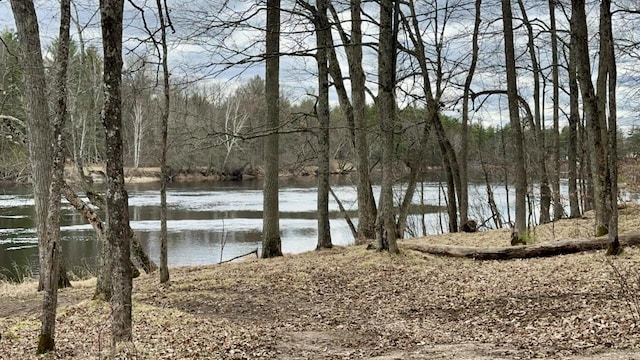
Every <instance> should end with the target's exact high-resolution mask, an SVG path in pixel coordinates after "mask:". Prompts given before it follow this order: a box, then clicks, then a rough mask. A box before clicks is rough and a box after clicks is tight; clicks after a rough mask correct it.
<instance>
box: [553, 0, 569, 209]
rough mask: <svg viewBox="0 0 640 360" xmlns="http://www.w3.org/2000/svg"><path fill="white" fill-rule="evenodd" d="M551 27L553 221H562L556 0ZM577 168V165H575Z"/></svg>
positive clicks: (554, 1)
mask: <svg viewBox="0 0 640 360" xmlns="http://www.w3.org/2000/svg"><path fill="white" fill-rule="evenodd" d="M549 21H550V26H551V34H550V35H551V67H552V68H551V77H552V81H553V84H552V86H553V95H552V97H553V135H552V142H553V178H552V179H551V184H552V187H553V220H554V221H555V220H560V219H561V218H562V216H563V214H564V208H563V206H562V201H561V197H560V80H559V77H560V70H559V66H560V65H559V63H558V32H557V29H556V0H549ZM574 166H575V164H574Z"/></svg>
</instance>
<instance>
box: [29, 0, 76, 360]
mask: <svg viewBox="0 0 640 360" xmlns="http://www.w3.org/2000/svg"><path fill="white" fill-rule="evenodd" d="M70 18H71V4H70V0H62V1H61V2H60V33H59V37H58V48H57V56H56V63H57V69H56V79H55V84H56V87H55V92H56V111H55V114H56V115H55V120H54V123H53V135H54V139H55V145H54V151H53V173H52V182H51V187H50V189H49V209H48V212H47V237H46V242H45V244H46V253H45V256H44V260H45V261H44V262H43V263H41V264H40V272H44V273H45V277H44V279H45V280H44V296H43V301H42V326H41V328H40V336H39V338H38V348H37V353H38V354H44V353H47V352H49V351H51V350H53V349H54V347H55V324H56V308H57V305H58V278H59V275H58V270H59V266H60V265H59V260H60V259H59V257H58V255H59V248H60V247H61V244H60V192H61V191H60V190H61V187H62V185H63V184H64V137H63V135H64V134H63V132H64V123H65V120H66V117H67V65H68V63H69V61H68V60H69V27H70V23H71V20H70Z"/></svg>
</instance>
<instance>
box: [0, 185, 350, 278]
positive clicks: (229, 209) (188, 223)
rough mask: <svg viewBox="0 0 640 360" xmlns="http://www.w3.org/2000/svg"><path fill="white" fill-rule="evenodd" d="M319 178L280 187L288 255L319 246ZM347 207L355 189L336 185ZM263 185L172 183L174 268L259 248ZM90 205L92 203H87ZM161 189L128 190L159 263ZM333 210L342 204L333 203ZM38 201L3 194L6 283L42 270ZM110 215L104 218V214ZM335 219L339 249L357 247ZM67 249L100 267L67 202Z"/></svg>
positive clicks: (77, 259) (69, 255)
mask: <svg viewBox="0 0 640 360" xmlns="http://www.w3.org/2000/svg"><path fill="white" fill-rule="evenodd" d="M314 182H315V180H314V179H313V178H308V179H299V180H297V181H284V182H283V187H282V190H281V203H280V208H281V209H282V220H281V223H280V226H281V230H282V248H283V251H284V252H285V253H298V252H303V251H308V250H312V249H314V248H315V245H316V241H317V240H316V237H317V233H316V220H315V216H316V215H315V212H314V207H315V198H316V194H315V188H314V186H313V184H314ZM336 185H337V187H336V191H338V192H339V193H341V194H342V196H343V197H344V201H345V206H348V207H351V208H352V209H355V206H354V205H353V203H354V202H355V196H351V195H350V192H352V187H351V186H350V185H348V183H347V184H346V185H345V184H343V185H340V183H339V181H336ZM261 189H262V183H261V182H260V181H242V182H215V183H213V182H210V183H194V184H183V183H181V184H178V183H175V184H171V187H170V188H169V189H168V196H167V202H168V208H169V211H168V219H169V221H168V230H169V239H168V240H169V265H170V266H182V265H202V264H213V263H217V262H219V261H220V260H221V259H222V260H225V259H229V258H232V257H235V256H237V255H241V254H245V253H248V252H250V251H252V250H254V249H256V248H260V246H261V230H262V212H261V210H262V190H261ZM85 200H86V199H85ZM159 202H160V200H159V192H158V189H157V184H141V185H132V186H130V187H129V204H130V211H129V212H130V217H131V226H132V228H133V229H134V230H135V232H136V234H137V236H138V238H139V240H140V242H141V244H142V246H143V247H144V248H145V249H146V250H147V251H148V252H149V254H150V256H151V257H152V258H153V259H154V260H155V261H158V259H159V254H160V248H159V247H160V233H159V228H160V222H159V220H158V219H159V218H160V209H159ZM332 206H333V207H334V209H333V211H337V205H336V204H333V205H332ZM33 212H34V209H33V199H32V197H31V194H30V189H29V188H27V187H20V186H18V187H10V188H3V189H0V279H3V278H9V279H13V280H17V279H20V278H22V277H23V276H24V275H22V274H24V273H29V272H31V273H32V274H36V273H37V269H38V248H37V238H36V235H35V228H34V224H33ZM101 216H103V217H104V214H101ZM334 218H335V219H334V220H332V221H331V226H332V236H333V239H334V243H335V244H336V245H347V244H350V243H351V242H352V239H351V234H350V232H349V230H348V227H347V226H346V224H345V222H344V221H343V220H341V219H340V217H339V216H337V215H336V216H334ZM61 225H62V228H61V230H62V250H63V258H64V261H65V262H66V264H67V268H68V269H69V270H72V271H74V272H75V273H78V274H82V273H86V271H93V270H94V269H95V263H96V256H97V252H98V244H97V241H96V239H95V235H94V232H93V229H92V228H91V226H90V225H88V224H86V223H85V221H84V219H83V218H82V216H81V215H80V214H79V213H78V212H77V211H75V210H74V209H73V208H71V207H70V206H69V205H68V204H66V203H65V204H64V205H63V209H62V218H61Z"/></svg>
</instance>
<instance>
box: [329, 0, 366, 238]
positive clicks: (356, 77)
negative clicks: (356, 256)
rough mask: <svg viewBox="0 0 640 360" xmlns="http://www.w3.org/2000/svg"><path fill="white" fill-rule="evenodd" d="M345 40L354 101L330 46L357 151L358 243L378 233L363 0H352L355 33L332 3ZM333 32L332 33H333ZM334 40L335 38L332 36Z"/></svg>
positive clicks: (335, 77)
mask: <svg viewBox="0 0 640 360" xmlns="http://www.w3.org/2000/svg"><path fill="white" fill-rule="evenodd" d="M329 9H330V10H331V13H332V15H333V18H334V21H335V22H336V26H337V28H338V31H339V34H340V37H341V39H342V42H343V43H344V44H345V45H346V48H345V52H346V55H347V63H348V65H349V78H350V80H351V102H349V99H348V97H347V92H346V87H345V86H344V79H343V76H342V73H341V71H340V66H339V63H338V60H337V56H336V54H335V49H334V48H333V47H331V48H329V49H328V51H329V73H330V74H331V77H332V79H333V82H334V85H335V88H336V92H337V93H338V100H339V102H340V107H341V108H342V111H343V113H344V114H345V117H346V118H347V124H348V125H349V130H350V135H351V137H352V139H351V140H352V141H351V142H352V144H353V147H354V151H355V153H356V175H357V179H358V180H357V202H358V236H357V237H356V243H357V244H360V243H364V242H365V240H366V239H373V238H374V237H375V222H376V217H377V208H376V202H375V198H374V196H373V189H372V187H371V172H370V169H369V167H370V166H369V143H368V141H367V132H368V126H367V123H366V106H367V105H366V96H365V91H366V86H365V81H366V77H365V73H364V70H363V68H362V46H363V44H362V15H361V12H362V9H361V0H353V1H352V2H351V37H349V36H347V34H346V32H345V31H344V29H343V28H342V26H341V25H340V18H339V16H338V13H337V12H336V11H335V9H334V8H333V7H332V6H331V5H330V6H329ZM329 36H331V34H329ZM330 43H333V40H330Z"/></svg>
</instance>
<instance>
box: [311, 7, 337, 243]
mask: <svg viewBox="0 0 640 360" xmlns="http://www.w3.org/2000/svg"><path fill="white" fill-rule="evenodd" d="M328 3H329V0H317V1H316V9H314V10H315V14H314V15H315V16H314V23H315V28H316V43H317V45H318V50H317V53H316V62H317V63H318V102H317V105H316V115H317V118H318V246H317V248H318V249H321V248H331V247H332V246H333V245H332V243H331V227H330V225H329V188H330V185H329V173H330V170H329V156H330V155H329V128H330V115H329V67H328V60H329V57H328V55H327V52H328V48H329V46H331V45H333V44H331V36H330V34H329V32H330V31H331V26H330V25H329V19H328V18H327V9H328Z"/></svg>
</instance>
